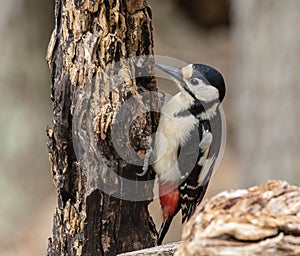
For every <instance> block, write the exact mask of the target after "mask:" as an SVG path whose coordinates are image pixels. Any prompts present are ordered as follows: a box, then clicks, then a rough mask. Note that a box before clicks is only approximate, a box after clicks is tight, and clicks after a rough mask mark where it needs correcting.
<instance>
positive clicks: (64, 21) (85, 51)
mask: <svg viewBox="0 0 300 256" xmlns="http://www.w3.org/2000/svg"><path fill="white" fill-rule="evenodd" d="M55 22H56V23H55V24H56V25H55V29H54V31H53V34H52V37H51V40H50V43H49V48H48V53H47V61H48V63H49V66H50V69H51V78H52V85H51V98H52V101H53V115H54V117H53V127H52V128H48V130H47V135H48V138H49V141H48V148H49V159H50V164H51V171H52V176H53V182H54V185H55V186H56V188H57V193H58V206H57V209H56V213H55V215H54V220H53V237H52V238H50V239H49V246H48V250H47V255H49V256H50V255H51V256H52V255H116V254H117V253H121V252H126V251H132V250H137V249H142V248H146V247H150V246H153V245H154V244H155V241H156V230H155V226H154V224H153V222H152V219H151V217H150V216H149V213H148V204H149V202H150V201H151V196H152V187H153V180H151V179H152V178H153V171H152V170H151V168H150V169H149V170H148V172H147V174H146V175H145V176H143V177H139V176H138V175H137V173H141V172H142V164H143V158H144V155H145V151H146V149H147V147H148V145H149V141H148V140H147V139H146V138H147V135H149V134H152V133H153V131H154V130H155V129H156V124H157V123H156V122H157V114H155V113H154V114H153V113H151V112H150V109H151V108H154V107H155V106H156V105H157V101H156V97H155V95H154V94H153V95H152V94H145V93H144V92H148V91H155V90H156V84H155V79H154V77H153V76H152V75H151V74H153V58H152V54H153V41H152V24H151V9H150V7H149V6H148V5H147V3H146V2H145V1H133V0H107V1H102V0H81V1H80V0H74V1H63V0H56V6H55ZM140 55H141V56H143V57H141V58H139V59H138V61H135V59H131V58H133V57H135V56H140ZM126 59H127V61H126ZM143 72H145V73H146V74H148V75H146V76H143ZM149 74H150V75H149ZM143 93H144V94H143ZM129 99H130V100H129ZM124 102H127V104H126V107H124V106H123V105H122V104H123V103H124ZM116 145H117V146H118V149H119V150H121V153H123V155H122V154H120V152H117V150H116V149H115V146H116ZM114 174H115V175H114ZM128 180H129V181H132V182H131V183H130V187H128V186H127V183H126V181H128ZM141 180H144V181H145V182H139V181H141ZM148 180H149V182H147V181H148ZM136 195H139V196H140V197H139V198H138V199H137V198H136Z"/></svg>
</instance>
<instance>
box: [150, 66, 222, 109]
mask: <svg viewBox="0 0 300 256" xmlns="http://www.w3.org/2000/svg"><path fill="white" fill-rule="evenodd" d="M156 66H157V67H158V68H159V69H161V70H163V71H164V72H166V73H167V74H169V75H170V76H171V77H172V78H173V79H174V80H175V81H176V84H177V85H178V87H179V89H180V90H181V91H182V92H183V93H185V94H188V95H189V96H190V97H192V98H193V100H196V101H200V102H202V103H204V104H205V103H206V104H209V103H212V102H219V103H221V102H222V100H223V99H224V96H225V91H226V89H225V82H224V79H223V76H222V75H221V74H220V72H219V71H217V70H216V69H215V68H213V67H210V66H208V65H204V64H189V65H187V66H185V67H183V68H175V67H171V66H166V65H161V64H156Z"/></svg>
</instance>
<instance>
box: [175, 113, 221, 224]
mask: <svg viewBox="0 0 300 256" xmlns="http://www.w3.org/2000/svg"><path fill="white" fill-rule="evenodd" d="M205 133H210V135H209V134H205ZM207 135H208V136H211V138H212V141H211V144H210V145H209V147H208V149H207V150H205V147H204V146H203V143H202V145H201V141H203V139H204V137H205V136H207ZM221 139H222V119H221V114H220V111H219V110H217V114H216V115H215V117H214V118H213V119H212V120H210V121H208V120H205V121H201V120H199V123H198V126H197V125H195V129H194V130H193V131H192V132H191V136H190V138H189V140H188V141H186V143H185V144H184V145H181V147H180V152H179V155H178V161H179V169H180V171H181V173H182V180H183V181H182V182H181V185H180V186H179V191H180V204H181V209H182V222H184V221H185V220H186V219H189V218H190V217H191V215H192V214H193V213H194V211H195V209H196V206H197V205H198V204H200V202H201V201H202V199H203V197H204V195H205V192H206V189H207V187H208V183H209V180H210V178H211V175H212V173H213V169H214V165H215V162H216V159H217V156H218V154H219V152H220V146H221ZM200 146H202V148H200ZM205 160H207V162H206V166H205V165H204V163H205Z"/></svg>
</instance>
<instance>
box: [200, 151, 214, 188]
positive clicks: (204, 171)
mask: <svg viewBox="0 0 300 256" xmlns="http://www.w3.org/2000/svg"><path fill="white" fill-rule="evenodd" d="M215 159H216V156H215V155H214V156H212V157H211V158H208V159H207V160H205V163H204V165H203V169H202V170H201V173H200V175H199V178H198V184H201V185H203V184H205V183H206V182H207V178H209V176H210V170H211V167H212V165H213V164H214V162H215ZM200 160H201V159H200Z"/></svg>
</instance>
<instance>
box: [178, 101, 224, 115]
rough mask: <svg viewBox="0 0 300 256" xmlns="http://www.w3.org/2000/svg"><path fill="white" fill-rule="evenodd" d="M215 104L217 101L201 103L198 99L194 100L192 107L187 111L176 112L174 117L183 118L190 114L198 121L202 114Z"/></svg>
mask: <svg viewBox="0 0 300 256" xmlns="http://www.w3.org/2000/svg"><path fill="white" fill-rule="evenodd" d="M216 103H219V100H218V99H216V100H214V101H211V102H202V101H200V100H198V99H195V102H194V104H193V105H192V106H190V107H189V108H188V109H185V110H183V111H180V112H178V113H177V114H175V117H177V116H178V117H185V116H189V115H191V114H192V115H193V116H195V117H196V118H198V119H199V118H200V115H201V114H202V113H205V112H206V110H208V109H210V108H211V107H212V106H213V105H214V104H216Z"/></svg>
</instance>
